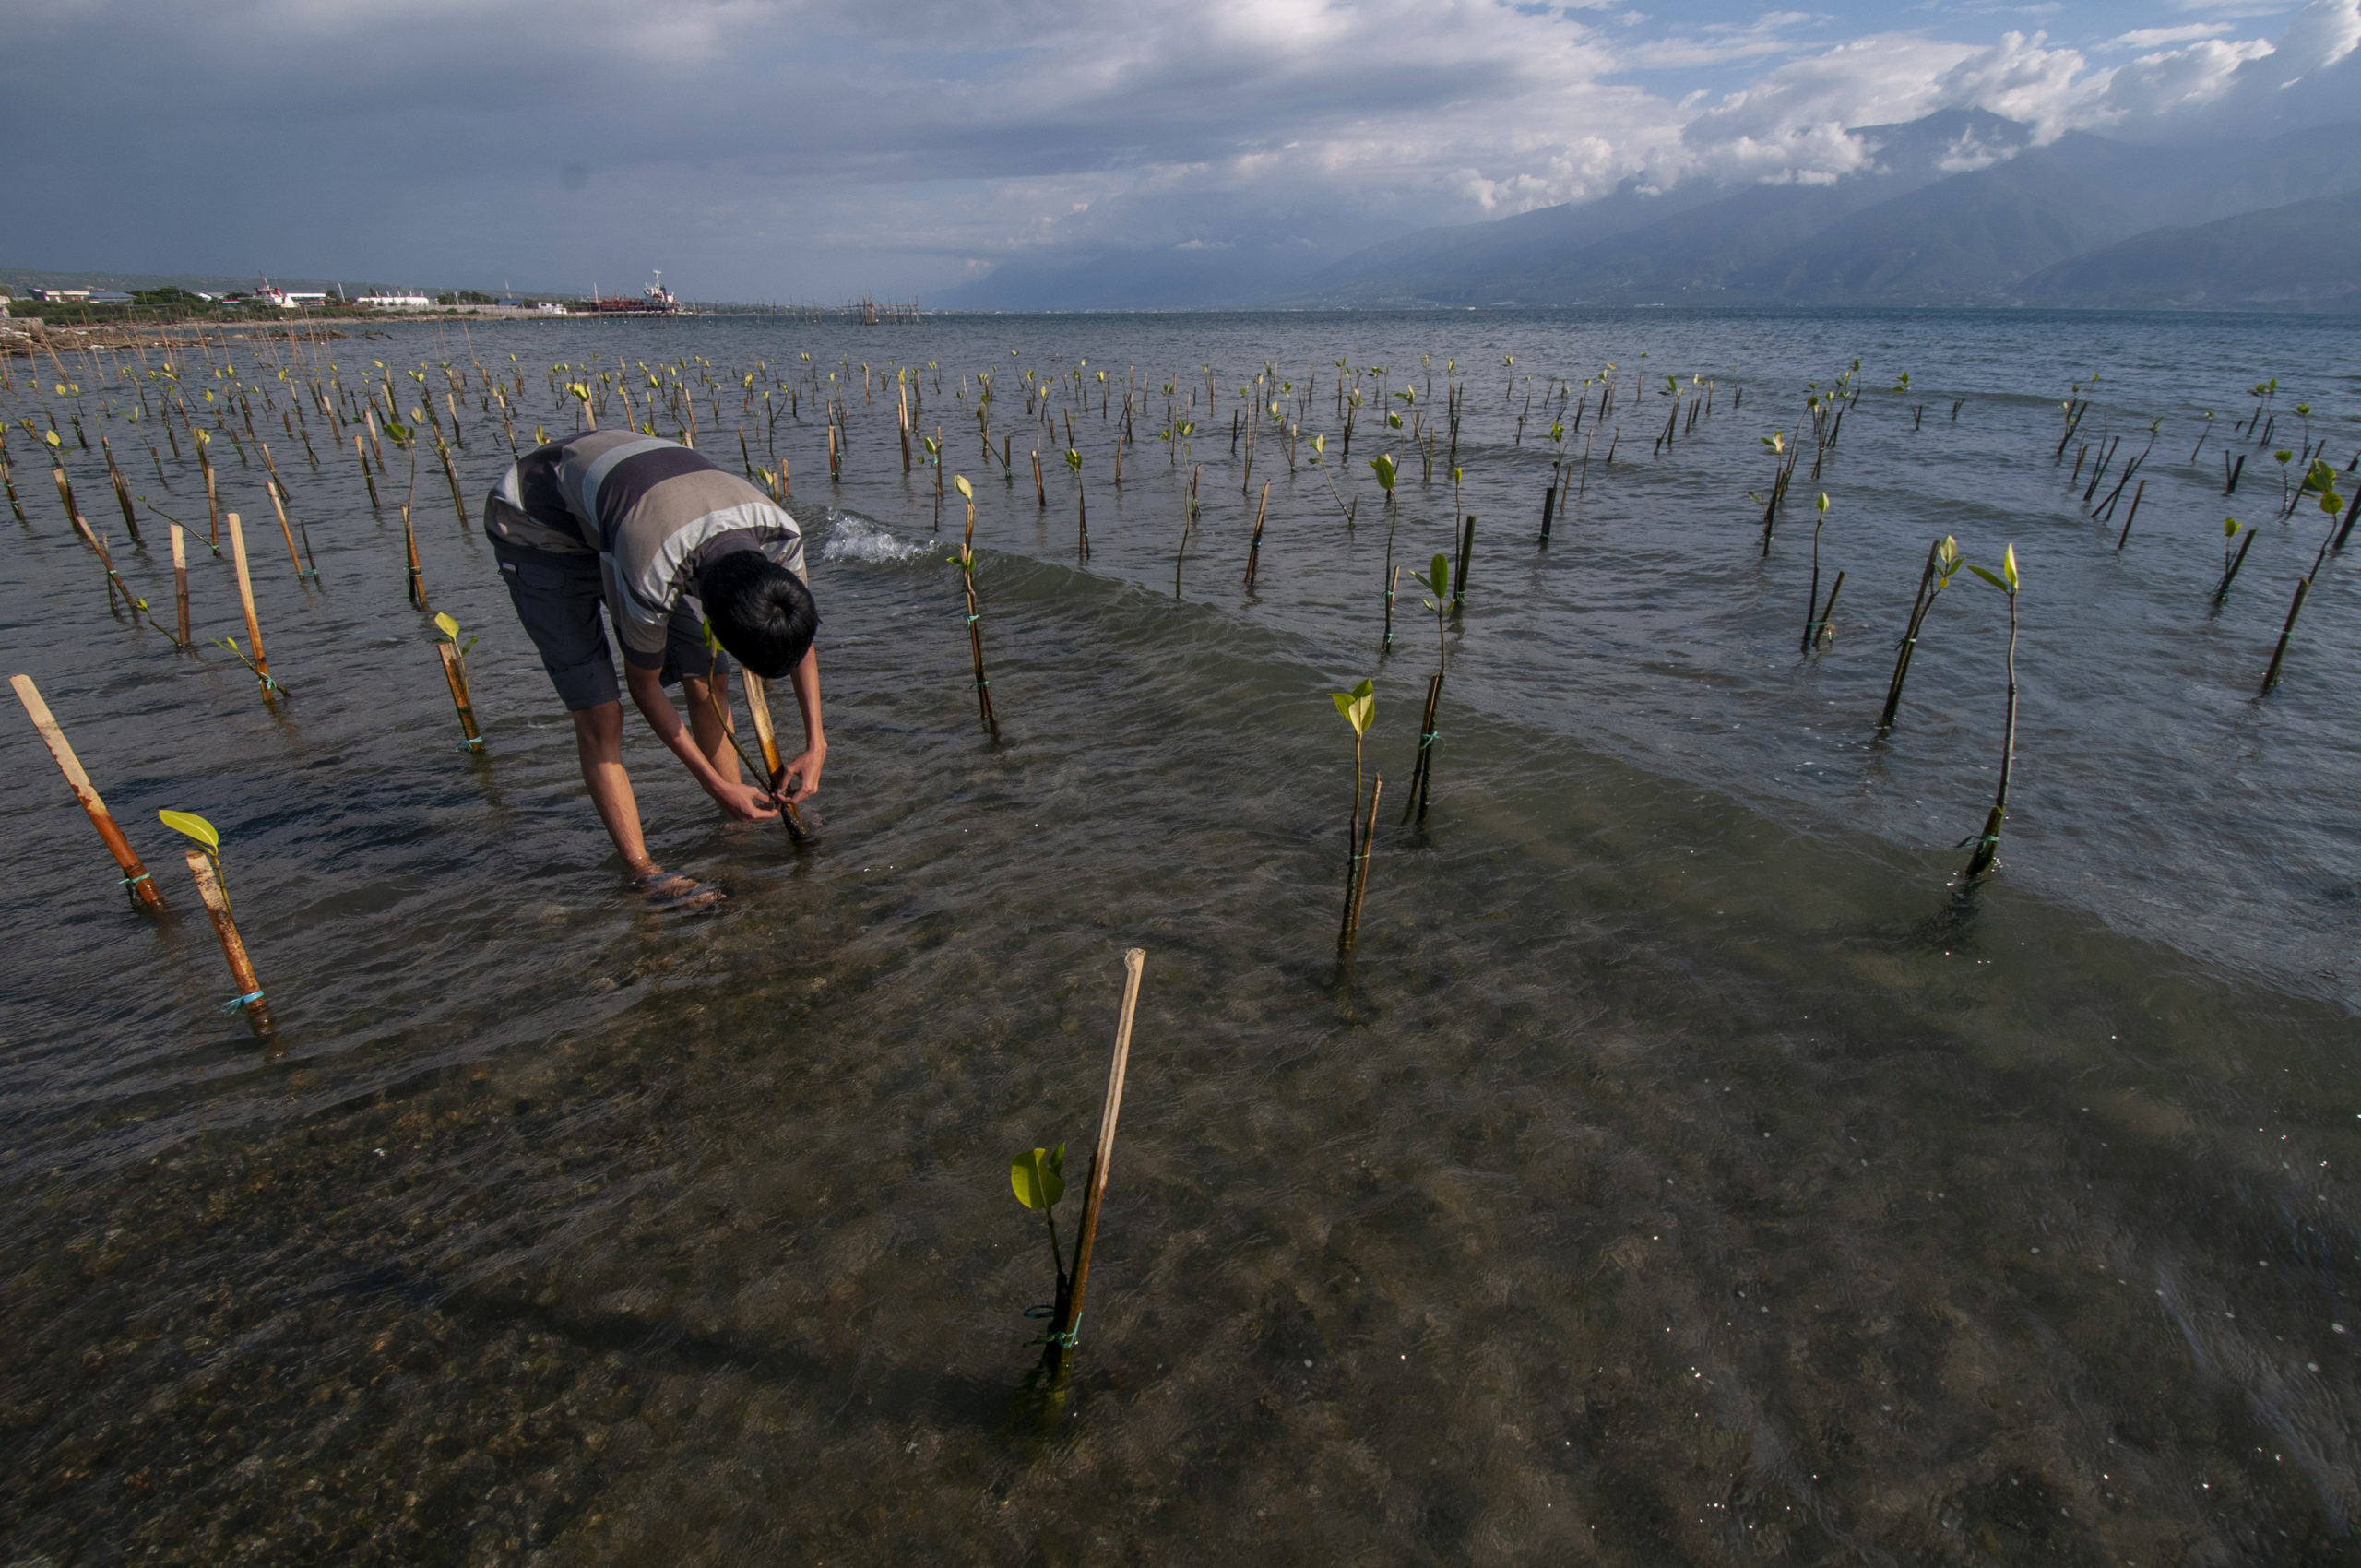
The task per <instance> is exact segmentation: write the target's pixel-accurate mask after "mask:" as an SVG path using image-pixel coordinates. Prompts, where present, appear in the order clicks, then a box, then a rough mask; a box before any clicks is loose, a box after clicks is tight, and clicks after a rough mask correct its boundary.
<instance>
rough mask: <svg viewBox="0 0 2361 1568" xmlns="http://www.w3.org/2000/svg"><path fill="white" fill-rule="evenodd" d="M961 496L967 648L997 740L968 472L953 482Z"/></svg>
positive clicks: (959, 557) (984, 715) (955, 559)
mask: <svg viewBox="0 0 2361 1568" xmlns="http://www.w3.org/2000/svg"><path fill="white" fill-rule="evenodd" d="M951 482H952V484H953V486H954V487H955V488H956V489H957V490H958V492H959V498H960V499H961V500H962V501H965V502H966V503H967V532H966V534H965V535H964V536H963V537H962V539H961V540H960V544H959V553H958V554H956V555H954V556H952V557H950V562H951V564H953V565H955V566H956V567H958V568H959V583H960V587H961V588H963V589H964V590H965V592H966V594H967V651H968V652H969V653H970V654H971V655H973V656H974V658H975V662H976V712H977V717H979V718H980V719H982V720H983V721H984V727H985V728H986V729H988V730H990V731H991V732H992V735H993V737H994V738H995V739H997V738H998V737H999V735H1000V719H999V718H998V716H996V715H995V714H994V713H993V712H992V683H991V681H989V680H987V679H986V678H985V676H984V635H983V632H982V630H981V629H980V628H979V625H978V624H977V623H979V621H981V620H982V619H983V617H982V615H980V614H979V613H978V612H977V610H976V490H975V487H974V486H973V485H971V484H969V483H968V482H967V475H966V474H956V475H954V476H953V478H952V481H951Z"/></svg>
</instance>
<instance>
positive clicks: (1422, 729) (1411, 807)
mask: <svg viewBox="0 0 2361 1568" xmlns="http://www.w3.org/2000/svg"><path fill="white" fill-rule="evenodd" d="M1410 576H1411V579H1412V580H1413V581H1415V582H1417V583H1418V584H1419V585H1420V586H1422V587H1423V588H1426V590H1427V591H1428V592H1429V593H1430V594H1432V595H1434V597H1433V598H1432V599H1429V600H1424V601H1423V602H1424V603H1425V605H1426V607H1427V608H1428V609H1429V610H1431V611H1433V612H1434V615H1435V672H1434V675H1433V676H1432V678H1431V679H1430V680H1429V681H1428V682H1427V708H1426V713H1425V715H1424V717H1423V718H1421V719H1419V721H1418V766H1416V767H1415V768H1414V769H1413V770H1412V771H1411V774H1410V798H1409V800H1408V801H1407V802H1405V803H1404V805H1403V808H1402V820H1403V821H1404V822H1405V823H1407V822H1408V821H1410V820H1411V818H1412V817H1414V816H1415V817H1416V818H1417V819H1418V821H1419V822H1422V823H1423V822H1425V821H1426V820H1427V802H1428V798H1429V796H1430V794H1431V792H1432V790H1433V786H1434V746H1435V710H1436V708H1437V707H1440V706H1441V705H1442V678H1443V674H1444V671H1446V669H1447V668H1448V667H1449V663H1450V652H1449V644H1448V643H1447V641H1446V640H1445V638H1444V636H1443V622H1444V617H1445V615H1446V614H1448V613H1449V605H1450V602H1451V557H1449V556H1448V555H1444V554H1442V552H1436V555H1435V558H1434V560H1432V561H1431V562H1430V563H1429V564H1428V565H1427V570H1426V572H1425V573H1424V574H1423V575H1421V574H1419V573H1417V572H1413V573H1411V574H1410Z"/></svg>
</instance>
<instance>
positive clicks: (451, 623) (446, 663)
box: [434, 612, 483, 752]
mask: <svg viewBox="0 0 2361 1568" xmlns="http://www.w3.org/2000/svg"><path fill="white" fill-rule="evenodd" d="M434 625H435V629H436V630H438V631H440V632H441V633H442V634H443V635H444V636H445V637H446V638H448V639H449V640H448V641H447V642H439V643H436V644H435V645H434V651H435V653H436V654H437V655H438V656H439V657H440V658H441V659H442V660H443V679H444V680H445V682H446V683H448V684H449V685H450V688H451V706H453V707H456V708H457V709H458V710H459V733H460V734H461V735H463V736H465V737H466V739H465V740H463V741H461V742H459V747H458V749H459V750H461V751H463V752H472V751H479V750H481V749H482V746H483V732H482V731H480V730H478V729H477V728H476V708H475V704H474V703H473V702H471V701H470V700H469V696H468V649H469V648H471V647H475V646H476V639H475V638H473V637H469V639H468V640H467V641H466V642H464V643H463V642H461V641H460V640H459V623H458V621H457V618H455V617H453V616H452V615H450V614H447V613H445V612H436V614H435V617H434Z"/></svg>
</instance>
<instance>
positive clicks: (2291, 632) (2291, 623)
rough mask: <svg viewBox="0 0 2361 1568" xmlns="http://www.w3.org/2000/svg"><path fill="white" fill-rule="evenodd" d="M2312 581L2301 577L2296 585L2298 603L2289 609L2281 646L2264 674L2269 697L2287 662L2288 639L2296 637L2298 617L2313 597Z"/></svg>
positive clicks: (2280, 641)
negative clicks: (2306, 601) (2305, 603)
mask: <svg viewBox="0 0 2361 1568" xmlns="http://www.w3.org/2000/svg"><path fill="white" fill-rule="evenodd" d="M2311 591H2312V579H2311V578H2309V577H2301V578H2298V579H2297V580H2296V601H2295V602H2294V603H2293V604H2290V605H2289V606H2288V607H2287V624H2285V625H2284V626H2282V627H2280V628H2279V646H2278V647H2277V648H2275V649H2273V650H2272V655H2271V668H2270V669H2269V670H2267V671H2264V672H2263V677H2262V693H2261V695H2264V696H2269V695H2271V692H2272V687H2274V686H2276V685H2278V684H2279V671H2280V667H2281V666H2282V665H2284V664H2285V663H2286V662H2287V639H2288V638H2289V637H2292V636H2295V635H2296V616H2298V615H2300V614H2302V613H2303V612H2304V600H2306V599H2308V598H2309V597H2310V596H2311Z"/></svg>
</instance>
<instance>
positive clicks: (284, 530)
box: [262, 446, 314, 582]
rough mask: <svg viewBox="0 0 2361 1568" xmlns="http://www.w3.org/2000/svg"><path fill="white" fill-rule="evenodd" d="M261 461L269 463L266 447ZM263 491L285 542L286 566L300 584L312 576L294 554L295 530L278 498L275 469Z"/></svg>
mask: <svg viewBox="0 0 2361 1568" xmlns="http://www.w3.org/2000/svg"><path fill="white" fill-rule="evenodd" d="M262 460H263V461H264V462H265V463H268V462H269V461H270V448H269V447H267V446H265V447H264V448H263V449H262ZM263 489H264V490H266V491H267V492H268V493H269V494H270V509H271V510H272V511H274V512H276V513H278V514H279V535H280V537H281V538H283V539H285V540H287V564H289V565H291V566H292V567H294V568H295V580H296V581H297V582H301V581H303V579H304V578H305V577H307V576H314V574H312V573H309V572H306V571H304V570H303V557H301V556H299V555H297V554H296V553H295V529H294V528H293V527H292V526H291V524H290V523H289V522H288V521H287V504H286V502H285V501H283V500H282V499H280V496H279V470H278V469H271V473H270V479H269V480H268V481H267V482H266V483H265V484H264V485H263Z"/></svg>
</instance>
